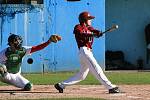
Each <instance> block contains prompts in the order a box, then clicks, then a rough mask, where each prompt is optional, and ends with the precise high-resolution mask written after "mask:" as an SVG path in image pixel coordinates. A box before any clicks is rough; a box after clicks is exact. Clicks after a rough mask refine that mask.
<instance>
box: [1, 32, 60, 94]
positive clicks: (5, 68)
mask: <svg viewBox="0 0 150 100" xmlns="http://www.w3.org/2000/svg"><path fill="white" fill-rule="evenodd" d="M59 40H61V37H60V36H58V35H51V36H50V38H49V40H48V41H47V42H45V43H42V44H40V45H37V46H32V47H27V46H22V43H23V40H22V38H21V36H19V35H15V34H11V35H10V36H9V37H8V45H9V47H7V48H5V49H4V50H2V51H1V52H0V80H1V81H2V82H4V83H7V84H11V85H14V86H16V87H18V88H21V89H22V90H25V91H30V90H31V89H32V84H31V82H30V81H28V80H27V79H26V78H24V77H23V76H22V75H21V63H22V59H23V57H24V56H25V55H27V54H31V53H34V52H36V51H39V50H41V49H44V48H45V47H46V46H48V45H49V44H50V43H51V42H54V43H56V42H58V41H59Z"/></svg>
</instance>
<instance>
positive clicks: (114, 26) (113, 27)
mask: <svg viewBox="0 0 150 100" xmlns="http://www.w3.org/2000/svg"><path fill="white" fill-rule="evenodd" d="M116 29H118V25H113V26H112V27H110V28H108V29H107V30H105V31H104V32H102V34H105V33H107V32H111V31H114V30H116Z"/></svg>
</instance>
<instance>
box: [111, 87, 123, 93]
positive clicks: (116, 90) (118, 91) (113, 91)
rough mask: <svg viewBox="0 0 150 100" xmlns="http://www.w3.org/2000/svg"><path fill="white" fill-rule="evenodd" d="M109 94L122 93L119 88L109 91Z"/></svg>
mask: <svg viewBox="0 0 150 100" xmlns="http://www.w3.org/2000/svg"><path fill="white" fill-rule="evenodd" d="M109 93H120V90H119V87H115V88H112V89H109Z"/></svg>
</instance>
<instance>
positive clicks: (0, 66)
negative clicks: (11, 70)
mask: <svg viewBox="0 0 150 100" xmlns="http://www.w3.org/2000/svg"><path fill="white" fill-rule="evenodd" d="M6 72H7V68H6V66H5V65H3V64H0V74H1V76H2V77H4V75H5V73H6Z"/></svg>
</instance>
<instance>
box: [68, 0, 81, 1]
mask: <svg viewBox="0 0 150 100" xmlns="http://www.w3.org/2000/svg"><path fill="white" fill-rule="evenodd" d="M67 1H81V0H67Z"/></svg>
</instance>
